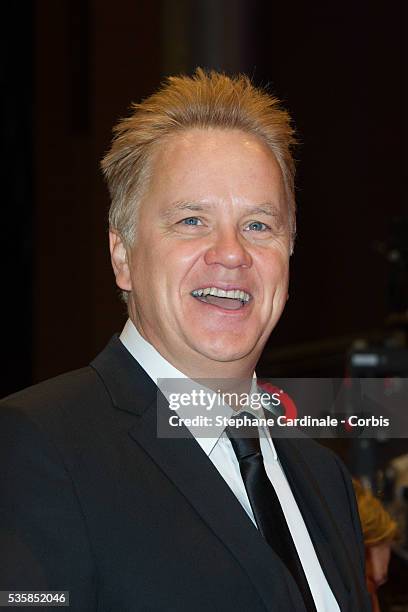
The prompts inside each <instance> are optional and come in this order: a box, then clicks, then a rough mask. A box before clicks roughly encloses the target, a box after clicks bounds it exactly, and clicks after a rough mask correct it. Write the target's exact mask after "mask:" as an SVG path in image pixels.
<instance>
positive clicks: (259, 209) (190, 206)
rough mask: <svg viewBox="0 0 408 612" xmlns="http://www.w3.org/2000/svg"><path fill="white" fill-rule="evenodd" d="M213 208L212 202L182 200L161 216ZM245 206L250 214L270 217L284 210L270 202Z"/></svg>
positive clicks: (278, 214)
mask: <svg viewBox="0 0 408 612" xmlns="http://www.w3.org/2000/svg"><path fill="white" fill-rule="evenodd" d="M212 208H214V204H211V203H200V202H187V201H180V202H175V203H174V204H172V205H171V206H169V207H168V208H166V210H164V211H163V212H162V213H161V214H160V216H161V217H162V218H163V219H170V218H171V217H173V216H174V215H175V214H176V213H177V212H179V211H183V210H188V211H191V212H202V211H205V210H209V209H212ZM245 208H246V211H245V212H246V214H248V215H260V214H263V215H267V216H269V217H278V216H281V214H282V211H281V210H280V209H279V207H278V206H276V205H275V204H272V203H270V202H265V203H263V204H260V205H258V206H246V207H245Z"/></svg>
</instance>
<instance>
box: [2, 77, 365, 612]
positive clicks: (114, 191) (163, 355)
mask: <svg viewBox="0 0 408 612" xmlns="http://www.w3.org/2000/svg"><path fill="white" fill-rule="evenodd" d="M292 144H293V136H292V130H291V127H290V123H289V118H288V116H287V114H286V113H285V112H284V111H283V110H281V109H280V108H279V105H278V102H277V100H276V99H275V98H273V97H271V96H269V95H268V94H267V93H265V92H263V91H260V90H258V89H256V88H255V87H254V86H253V85H252V84H251V83H250V82H249V80H248V79H247V78H246V77H238V78H235V79H230V78H228V77H226V76H224V75H221V74H218V73H215V72H213V73H209V74H207V73H205V72H203V71H202V70H197V72H196V73H195V75H194V76H193V77H192V78H188V77H177V78H170V79H169V80H168V81H167V83H166V84H165V85H164V86H163V87H162V88H161V90H159V92H157V93H156V94H154V95H153V96H151V97H150V98H148V99H147V100H145V101H144V102H142V103H141V104H139V105H135V107H134V109H133V114H132V115H131V116H130V117H129V118H128V119H125V120H124V121H122V122H121V123H120V124H119V125H118V126H117V128H116V136H115V139H114V142H113V145H112V148H111V150H110V152H109V153H108V154H107V156H106V157H105V159H104V160H103V163H102V166H103V169H104V172H105V176H106V178H107V181H108V185H109V189H110V192H111V197H112V206H111V211H110V249H111V257H112V265H113V270H114V273H115V277H116V283H117V285H118V287H119V288H120V289H121V290H122V292H123V296H124V298H125V300H126V301H127V304H128V311H129V320H128V322H127V323H126V326H125V328H124V330H123V332H122V334H121V336H120V337H117V336H116V337H114V338H113V339H112V340H111V342H110V343H109V344H108V346H107V347H106V348H105V349H104V350H103V351H102V353H101V354H100V355H99V356H98V357H97V358H96V359H95V360H94V361H93V362H92V363H91V365H90V366H88V367H85V368H83V369H81V370H78V371H75V372H71V373H69V374H66V375H63V376H60V377H58V378H56V379H53V380H51V381H46V382H44V383H42V384H40V385H37V386H35V387H32V388H31V389H28V390H25V391H22V392H20V393H17V394H15V395H13V396H11V397H9V398H7V399H6V400H5V401H4V403H3V406H2V408H1V410H0V415H1V422H2V423H1V431H2V445H1V446H2V449H1V466H2V479H1V489H2V492H1V494H2V502H1V503H2V508H1V534H2V535H1V537H2V540H3V546H2V564H1V570H0V576H1V580H0V588H1V589H3V590H20V591H21V590H31V591H34V590H35V591H40V590H50V591H62V590H64V591H68V590H69V591H70V605H71V609H73V610H86V611H91V610H95V611H96V610H106V611H107V610H112V611H115V612H116V611H125V610H126V611H127V610H129V611H130V610H172V611H173V610H174V611H177V610H197V611H204V610H206V611H207V610H242V611H245V612H247V611H248V610H251V612H257V611H261V610H271V611H277V610H295V611H299V612H301V611H302V612H304V610H318V611H319V612H322V611H326V612H332V611H333V612H334V611H337V610H342V611H343V610H350V611H351V610H353V612H354V611H357V610H358V611H364V610H368V609H369V603H368V599H367V594H366V591H365V588H364V573H363V568H364V558H363V548H362V541H361V531H360V525H359V521H358V516H357V511H356V505H355V500H354V496H353V493H352V488H351V485H350V481H349V478H348V476H347V474H346V472H345V470H344V468H343V467H342V466H341V464H340V462H339V461H338V460H337V459H336V458H335V457H334V455H332V454H330V453H329V452H328V451H327V450H323V449H322V448H320V447H319V446H318V445H316V444H314V443H313V442H312V441H310V440H298V441H296V440H283V439H282V440H275V442H273V441H272V439H271V437H270V434H269V432H267V433H266V435H263V436H261V439H259V437H258V432H257V433H256V435H255V438H253V440H255V442H251V444H253V445H255V446H254V448H255V450H254V451H248V450H245V451H244V452H241V451H242V449H241V447H240V445H239V443H238V441H237V438H235V437H234V435H232V434H231V430H230V428H228V429H224V428H218V429H216V430H212V436H211V437H205V436H198V435H197V434H196V435H195V432H194V430H193V429H192V428H191V429H189V428H187V427H186V426H184V425H182V424H181V427H182V431H183V436H182V437H176V436H174V437H173V438H172V437H161V436H160V435H158V430H157V427H158V421H159V420H160V418H163V417H164V418H165V419H167V418H169V415H170V414H171V411H170V410H169V407H168V405H166V403H164V405H163V402H159V403H157V397H158V395H157V386H156V383H157V380H158V379H183V378H184V379H190V380H199V379H207V380H208V379H221V378H222V379H236V380H245V379H250V378H252V377H253V375H254V369H255V366H256V363H257V361H258V359H259V356H260V354H261V351H262V349H263V347H264V345H265V343H266V341H267V339H268V337H269V335H270V333H271V331H272V329H273V328H274V326H275V325H276V323H277V321H278V320H279V317H280V315H281V313H282V311H283V308H284V306H285V303H286V300H287V294H288V269H289V257H290V253H291V250H292V247H293V239H294V233H295V220H294V198H293V161H292V157H291V153H290V148H291V145H292ZM159 396H160V394H159ZM160 397H162V396H160ZM158 417H159V419H158ZM255 429H256V428H255ZM259 431H260V430H259ZM264 433H265V432H264ZM248 439H249V438H248ZM245 443H246V442H245V441H244V444H245ZM262 457H263V460H262ZM248 461H249V463H250V464H251V466H252V467H251V468H250V469H251V470H253V471H252V472H251V474H252V476H253V477H252V482H250V480H251V478H248V477H247V476H248V473H247V472H248V470H247V468H248V465H249V464H248ZM268 521H269V522H268ZM283 536H284V537H283Z"/></svg>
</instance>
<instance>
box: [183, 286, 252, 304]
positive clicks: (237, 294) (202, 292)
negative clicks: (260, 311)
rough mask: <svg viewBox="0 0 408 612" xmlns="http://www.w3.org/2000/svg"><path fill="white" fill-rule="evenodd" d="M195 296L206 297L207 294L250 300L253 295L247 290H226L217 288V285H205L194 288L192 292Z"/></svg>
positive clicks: (244, 300) (243, 300)
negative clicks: (201, 287)
mask: <svg viewBox="0 0 408 612" xmlns="http://www.w3.org/2000/svg"><path fill="white" fill-rule="evenodd" d="M191 295H193V296H194V297H205V296H206V295H214V296H216V297H223V298H232V299H234V300H241V301H242V302H249V300H250V299H251V296H250V295H249V293H246V292H245V291H241V290H240V289H231V290H230V291H225V290H224V289H217V287H205V288H204V289H194V291H192V292H191Z"/></svg>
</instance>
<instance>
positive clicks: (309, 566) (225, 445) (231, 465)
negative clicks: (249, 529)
mask: <svg viewBox="0 0 408 612" xmlns="http://www.w3.org/2000/svg"><path fill="white" fill-rule="evenodd" d="M120 340H121V342H122V343H123V344H124V346H125V347H126V348H127V350H128V351H129V353H131V355H132V356H133V357H134V358H135V359H136V360H137V361H138V362H139V364H140V365H141V367H142V368H143V369H144V370H145V371H146V373H147V374H148V375H149V376H150V378H151V379H152V380H153V381H154V383H155V384H158V380H159V379H176V378H181V379H186V378H187V377H186V376H185V374H183V373H182V372H180V371H179V370H177V369H176V368H175V367H174V366H172V365H171V363H169V362H168V361H167V360H166V359H164V357H163V356H162V355H161V354H160V353H159V352H158V351H157V350H156V349H155V348H154V347H153V346H152V345H151V344H150V343H149V342H147V341H146V340H145V339H144V338H143V337H142V336H141V335H140V333H139V332H138V331H137V329H136V327H135V326H134V324H133V323H132V321H131V320H130V319H128V321H127V322H126V325H125V327H124V329H123V331H122V333H121V335H120ZM255 380H256V379H255ZM159 386H160V385H159ZM200 409H201V410H202V411H204V412H205V408H200V407H197V411H200ZM220 410H221V413H222V414H223V415H225V416H228V417H229V416H231V415H232V414H233V412H234V411H233V410H232V408H230V407H228V406H224V407H222V408H221V409H220ZM177 414H178V416H179V417H180V418H183V416H184V415H183V409H182V407H181V408H180V409H179V410H178V411H177ZM190 414H191V413H190ZM188 429H189V430H190V432H191V433H192V435H193V436H194V438H195V440H196V441H197V443H198V444H199V445H200V447H201V448H202V450H203V451H204V452H205V454H206V455H207V456H208V458H209V459H210V460H211V461H212V463H213V464H214V466H215V467H216V469H217V470H218V472H219V473H220V475H221V476H222V478H223V479H224V480H225V482H226V483H227V485H228V486H229V487H230V489H231V490H232V492H233V493H234V495H235V496H236V498H237V499H238V501H239V502H240V504H241V505H242V506H243V508H244V509H245V511H246V513H247V514H248V516H249V518H250V519H251V520H252V521H253V523H254V524H255V526H256V522H255V518H254V515H253V512H252V509H251V505H250V503H249V499H248V495H247V492H246V490H245V486H244V483H243V480H242V477H241V473H240V469H239V464H238V460H237V458H236V456H235V453H234V450H233V448H232V444H231V442H230V440H229V439H228V437H227V435H226V433H225V431H224V427H223V426H222V425H221V426H220V427H218V428H217V427H215V426H212V429H211V437H203V436H202V435H201V436H200V435H199V432H200V429H197V428H194V427H188ZM201 432H202V429H201ZM260 444H261V451H262V455H263V459H264V464H265V470H266V473H267V475H268V478H269V480H270V481H271V483H272V485H273V487H274V489H275V491H276V494H277V496H278V498H279V501H280V504H281V506H282V509H283V513H284V515H285V518H286V522H287V524H288V527H289V530H290V533H291V535H292V538H293V541H294V544H295V547H296V550H297V552H298V555H299V558H300V560H301V563H302V566H303V570H304V572H305V575H306V578H307V581H308V583H309V587H310V591H311V593H312V596H313V599H314V602H315V605H316V609H317V612H340V609H339V606H338V604H337V601H336V599H335V597H334V595H333V593H332V591H331V589H330V587H329V585H328V582H327V580H326V577H325V575H324V574H323V571H322V568H321V566H320V563H319V560H318V558H317V556H316V552H315V550H314V547H313V544H312V541H311V539H310V536H309V532H308V531H307V528H306V525H305V522H304V520H303V517H302V515H301V513H300V510H299V508H298V505H297V503H296V501H295V498H294V496H293V493H292V491H291V488H290V486H289V483H288V481H287V479H286V476H285V473H284V471H283V469H282V466H281V464H280V462H279V459H278V457H277V454H276V450H275V446H274V444H273V441H272V438H271V436H270V433H269V430H268V428H266V427H262V428H260Z"/></svg>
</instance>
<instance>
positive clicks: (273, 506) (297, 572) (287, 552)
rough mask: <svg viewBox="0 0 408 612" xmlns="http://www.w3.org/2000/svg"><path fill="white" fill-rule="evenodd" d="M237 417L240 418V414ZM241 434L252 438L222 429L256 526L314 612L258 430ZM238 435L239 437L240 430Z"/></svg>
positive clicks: (310, 609) (246, 430)
mask: <svg viewBox="0 0 408 612" xmlns="http://www.w3.org/2000/svg"><path fill="white" fill-rule="evenodd" d="M244 414H245V413H244ZM240 416H243V413H241V415H240ZM247 416H250V415H247ZM251 418H253V417H251ZM245 432H248V433H247V435H251V436H255V437H247V438H240V437H237V433H236V431H234V429H232V428H227V429H226V433H227V435H228V437H229V439H230V440H231V443H232V447H233V449H234V452H235V454H236V456H237V459H238V462H239V469H240V471H241V475H242V479H243V481H244V485H245V489H246V491H247V493H248V498H249V501H250V504H251V507H252V511H253V513H254V517H255V520H256V524H257V526H258V529H259V531H260V532H261V534H262V535H263V536H264V538H265V539H266V541H267V542H268V544H269V545H270V546H271V547H272V548H273V550H274V551H275V552H276V554H277V555H279V557H280V558H281V560H282V561H283V563H284V564H285V565H286V567H287V568H288V570H289V571H290V573H291V574H292V576H293V578H294V579H295V581H296V583H297V585H298V587H299V590H300V592H301V594H302V596H303V601H304V603H305V606H306V609H307V610H308V611H310V612H316V607H315V604H314V601H313V597H312V594H311V592H310V588H309V584H308V582H307V579H306V576H305V573H304V571H303V567H302V564H301V562H300V559H299V555H298V553H297V551H296V548H295V545H294V543H293V539H292V536H291V534H290V531H289V528H288V525H287V523H286V520H285V516H284V514H283V511H282V507H281V505H280V502H279V499H278V496H277V494H276V492H275V489H274V488H273V486H272V483H271V481H270V480H269V478H268V475H267V473H266V471H265V466H264V462H263V457H262V453H261V447H260V442H259V436H258V428H257V427H250V428H246V429H245ZM239 435H242V430H241V432H240V433H239Z"/></svg>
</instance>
